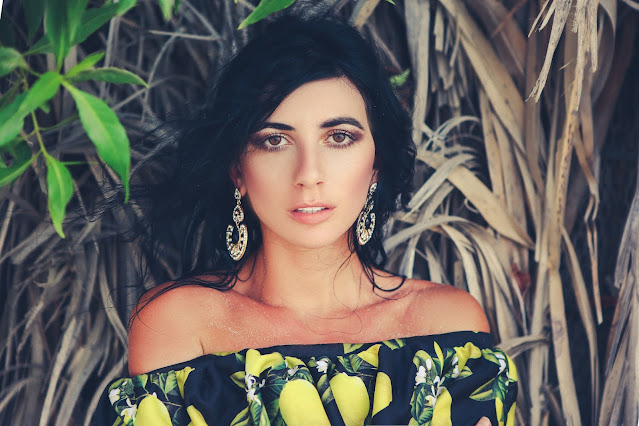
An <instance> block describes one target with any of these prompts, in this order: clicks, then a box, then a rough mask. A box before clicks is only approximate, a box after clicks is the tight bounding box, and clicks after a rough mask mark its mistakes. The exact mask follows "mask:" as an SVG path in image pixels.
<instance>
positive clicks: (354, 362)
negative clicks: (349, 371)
mask: <svg viewBox="0 0 639 426" xmlns="http://www.w3.org/2000/svg"><path fill="white" fill-rule="evenodd" d="M362 362H364V360H363V359H362V358H360V357H359V356H357V355H354V356H352V357H351V367H352V368H353V372H354V373H357V370H359V367H360V366H361V365H362Z"/></svg>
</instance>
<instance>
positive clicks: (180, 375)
mask: <svg viewBox="0 0 639 426" xmlns="http://www.w3.org/2000/svg"><path fill="white" fill-rule="evenodd" d="M193 370H195V368H191V367H185V368H183V369H182V370H180V371H176V372H175V379H176V380H177V385H178V388H179V389H180V395H181V396H182V398H184V382H186V379H187V378H188V377H189V374H191V371H193Z"/></svg>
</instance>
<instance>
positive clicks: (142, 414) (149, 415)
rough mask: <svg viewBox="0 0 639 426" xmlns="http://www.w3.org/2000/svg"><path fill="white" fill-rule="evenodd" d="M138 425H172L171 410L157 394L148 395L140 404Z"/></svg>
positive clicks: (136, 422)
mask: <svg viewBox="0 0 639 426" xmlns="http://www.w3.org/2000/svg"><path fill="white" fill-rule="evenodd" d="M135 424H136V426H171V425H172V422H171V416H169V410H167V409H166V406H165V405H164V404H163V403H162V401H160V400H159V399H158V398H157V397H156V396H155V395H147V396H146V397H145V398H144V399H142V402H140V404H139V405H138V412H137V414H136V415H135Z"/></svg>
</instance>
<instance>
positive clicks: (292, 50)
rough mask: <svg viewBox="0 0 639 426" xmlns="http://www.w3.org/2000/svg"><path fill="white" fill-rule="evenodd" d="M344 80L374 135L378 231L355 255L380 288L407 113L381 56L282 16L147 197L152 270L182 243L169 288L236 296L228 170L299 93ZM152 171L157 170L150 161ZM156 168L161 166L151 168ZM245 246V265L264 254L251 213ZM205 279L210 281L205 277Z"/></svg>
mask: <svg viewBox="0 0 639 426" xmlns="http://www.w3.org/2000/svg"><path fill="white" fill-rule="evenodd" d="M335 77H342V78H346V79H348V80H349V81H350V82H351V83H352V84H353V85H354V86H355V87H356V88H357V89H358V90H359V92H360V94H361V95H362V97H363V99H364V102H365V105H366V112H367V115H368V121H369V123H370V126H371V131H372V136H373V139H374V141H375V163H374V167H375V169H376V170H377V176H378V183H377V191H376V192H375V194H374V206H375V207H374V210H373V211H374V213H375V215H376V222H377V223H376V231H375V232H374V233H373V236H372V238H371V240H370V241H369V242H368V243H367V244H366V245H364V246H360V245H359V244H356V243H354V242H355V241H357V239H356V234H355V225H354V226H353V227H352V229H351V232H350V233H349V245H350V248H351V252H353V253H355V254H356V255H357V257H358V258H359V260H360V261H361V263H362V264H363V265H364V268H365V271H366V274H367V276H368V278H369V279H370V280H371V282H372V284H373V286H375V287H376V284H375V279H374V273H373V267H375V268H380V269H382V268H383V265H384V263H385V261H386V253H385V252H384V248H383V245H382V242H383V232H382V230H383V228H384V225H385V224H386V222H387V221H388V219H389V217H390V215H391V214H392V213H393V212H394V211H396V210H397V209H398V208H400V207H403V206H404V205H405V203H406V202H407V201H408V197H409V191H410V189H411V181H412V176H413V167H414V159H415V148H414V144H413V141H412V138H411V133H412V124H411V120H410V117H409V114H408V112H407V111H406V110H405V109H404V108H403V107H402V105H401V104H400V102H399V101H398V100H397V98H396V96H395V94H394V92H393V89H392V87H391V85H390V83H389V75H388V74H387V73H386V72H385V70H384V68H383V66H382V63H381V61H380V59H379V56H378V54H377V51H376V49H375V47H374V46H373V45H372V44H371V43H369V42H368V41H367V40H366V39H365V38H364V37H363V36H362V35H361V34H360V33H359V32H358V30H357V29H355V28H353V27H352V26H350V25H348V24H345V23H342V22H339V21H338V20H336V19H333V18H326V17H324V18H318V17H316V18H311V19H302V18H299V17H293V16H284V17H281V18H278V19H275V20H273V21H272V22H270V23H268V24H267V25H266V26H265V27H264V30H263V31H262V32H261V34H260V35H259V36H257V37H255V38H253V40H251V41H250V42H249V43H248V44H247V45H246V46H245V47H243V48H242V49H240V50H239V52H238V53H237V54H236V55H235V56H234V57H232V58H231V59H230V60H229V61H228V62H227V63H226V65H224V66H223V67H222V68H221V70H220V72H219V74H218V77H217V78H216V81H215V83H214V84H213V85H212V89H211V91H210V93H209V94H208V95H207V96H206V101H205V103H204V105H203V107H202V108H201V110H200V112H199V113H198V114H197V116H196V117H194V118H193V119H190V120H187V121H182V122H180V124H179V126H178V127H179V128H178V130H176V133H175V134H174V135H173V138H174V140H173V142H172V143H170V144H168V145H169V146H170V148H167V149H163V150H162V152H161V153H160V154H159V155H156V156H155V158H156V159H157V158H162V159H164V160H163V161H164V163H162V164H164V166H163V168H164V179H162V183H161V184H160V185H156V186H154V187H148V188H147V189H146V190H145V194H146V195H147V198H148V201H149V204H148V205H147V206H146V207H147V208H148V212H149V214H148V215H147V217H148V219H147V221H146V222H145V227H144V229H145V232H144V238H143V239H142V240H143V241H145V242H146V243H145V244H143V246H144V247H145V248H146V249H147V259H148V262H147V265H149V267H151V268H153V262H154V261H155V260H156V259H158V258H159V257H160V256H158V254H157V252H158V250H161V249H162V247H165V246H167V245H169V246H170V244H168V243H167V241H169V240H170V239H171V238H169V235H170V236H171V237H172V238H174V237H175V236H176V235H180V236H181V237H182V238H181V240H182V241H181V244H180V247H178V248H177V251H178V252H179V257H180V258H181V260H180V262H179V263H180V265H181V267H180V269H179V270H178V272H177V274H176V275H177V276H176V277H169V278H170V279H174V280H175V282H174V284H173V285H172V286H170V287H169V288H173V287H175V286H180V285H185V284H194V283H195V284H201V285H206V286H209V287H213V288H218V289H220V290H225V289H229V288H231V287H232V286H233V285H234V284H235V282H236V280H237V273H238V271H239V269H240V268H241V267H242V265H243V262H244V260H241V261H239V262H235V261H233V260H232V259H231V257H230V255H229V254H228V252H227V248H226V227H227V225H229V224H231V223H232V216H231V214H232V211H233V207H234V205H235V199H234V197H233V192H234V189H235V187H234V185H233V182H232V181H231V178H230V170H231V168H232V167H233V166H234V165H236V164H237V163H238V162H239V159H240V157H241V155H242V154H243V153H244V152H245V151H246V150H247V147H248V143H249V138H250V136H251V135H252V134H253V133H254V132H255V131H256V130H258V128H259V126H260V124H262V123H263V122H264V121H265V120H266V119H267V118H268V117H269V116H270V115H271V113H272V112H273V111H274V110H275V109H276V108H277V106H278V105H279V104H280V103H281V102H282V101H283V100H284V99H285V98H286V97H287V96H288V95H289V94H290V93H292V92H293V91H294V90H295V89H297V88H298V87H300V86H301V85H303V84H305V83H308V82H311V81H316V80H321V79H327V78H335ZM151 163H153V161H151ZM154 164H156V165H157V164H158V163H157V162H155V163H154ZM244 210H245V220H244V223H245V224H246V225H247V227H248V231H249V241H248V248H247V251H246V254H245V255H244V258H243V259H246V258H248V257H250V256H249V255H250V254H251V253H254V252H255V251H256V250H258V249H259V248H260V246H261V242H262V239H261V238H262V237H261V232H260V226H259V220H258V218H257V217H256V216H255V214H254V213H253V212H252V211H251V210H250V207H248V206H245V208H244ZM203 277H206V278H203Z"/></svg>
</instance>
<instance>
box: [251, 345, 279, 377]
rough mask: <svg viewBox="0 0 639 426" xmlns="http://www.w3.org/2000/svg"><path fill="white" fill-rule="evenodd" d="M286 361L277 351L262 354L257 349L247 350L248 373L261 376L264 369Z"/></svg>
mask: <svg viewBox="0 0 639 426" xmlns="http://www.w3.org/2000/svg"><path fill="white" fill-rule="evenodd" d="M282 362H284V358H282V355H280V354H279V353H277V352H273V353H270V354H266V355H260V353H259V352H258V351H256V350H255V349H249V350H248V351H246V373H247V374H250V375H252V376H256V377H259V376H260V374H262V371H264V370H266V369H267V368H272V367H274V366H276V365H279V364H281V363H282Z"/></svg>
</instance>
